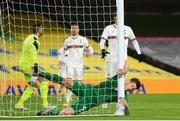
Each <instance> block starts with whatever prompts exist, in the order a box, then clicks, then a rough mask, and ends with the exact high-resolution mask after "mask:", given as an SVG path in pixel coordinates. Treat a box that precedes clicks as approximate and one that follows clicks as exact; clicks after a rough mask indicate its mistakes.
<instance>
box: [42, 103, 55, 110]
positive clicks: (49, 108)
mask: <svg viewBox="0 0 180 121" xmlns="http://www.w3.org/2000/svg"><path fill="white" fill-rule="evenodd" d="M55 108H57V106H54V105H52V104H48V105H47V106H45V107H43V110H53V109H55Z"/></svg>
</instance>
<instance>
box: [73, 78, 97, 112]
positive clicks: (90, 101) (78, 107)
mask: <svg viewBox="0 0 180 121" xmlns="http://www.w3.org/2000/svg"><path fill="white" fill-rule="evenodd" d="M71 91H72V92H73V93H74V94H75V95H76V96H78V97H79V100H78V101H77V102H75V103H73V104H72V105H71V107H72V108H73V109H74V112H75V114H79V113H81V112H84V111H86V110H89V109H90V108H92V107H94V106H97V105H98V102H97V93H96V91H95V90H94V89H93V85H89V84H82V83H81V82H80V81H78V80H74V85H73V88H72V90H71Z"/></svg>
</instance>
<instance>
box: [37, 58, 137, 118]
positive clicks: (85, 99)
mask: <svg viewBox="0 0 180 121" xmlns="http://www.w3.org/2000/svg"><path fill="white" fill-rule="evenodd" d="M35 70H36V69H35ZM127 71H128V64H127V61H126V62H125V65H124V68H123V69H119V70H118V72H117V74H116V75H115V76H114V77H113V78H111V79H108V80H106V81H104V82H101V83H100V84H98V85H91V84H83V83H81V82H80V81H79V80H72V79H65V78H63V77H61V76H58V75H56V74H51V73H47V72H43V71H41V72H38V75H39V77H43V78H45V79H47V80H51V81H52V82H54V83H58V84H61V85H63V86H65V87H66V88H68V89H69V90H71V91H72V92H73V93H74V94H75V95H76V96H78V97H79V100H78V101H76V102H75V103H73V104H72V105H71V106H70V107H67V108H65V109H64V110H62V111H59V110H57V109H56V110H46V111H44V112H39V113H37V115H77V114H79V113H81V112H84V111H87V110H89V109H90V108H92V107H95V106H98V105H100V104H104V103H111V102H118V91H117V80H118V76H119V75H123V74H125V73H127ZM139 87H140V82H139V80H138V79H133V80H130V81H129V82H126V83H125V91H131V90H135V89H138V88H139ZM119 100H120V102H121V103H122V104H123V105H124V107H125V109H126V111H125V114H129V110H128V108H129V106H128V103H127V102H126V100H125V99H123V98H120V99H119Z"/></svg>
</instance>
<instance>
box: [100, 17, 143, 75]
mask: <svg viewBox="0 0 180 121" xmlns="http://www.w3.org/2000/svg"><path fill="white" fill-rule="evenodd" d="M114 19H115V20H116V17H114ZM124 39H125V47H126V48H128V42H129V41H130V42H132V44H133V46H134V48H135V50H136V51H137V54H138V55H139V62H141V59H142V55H141V50H140V47H139V44H138V41H137V40H136V37H135V35H134V32H133V30H132V29H131V27H129V26H126V25H124ZM106 41H108V51H106V50H105V43H106ZM100 48H101V53H102V58H103V59H104V58H105V56H107V58H106V77H107V78H112V76H113V75H114V74H116V70H117V69H118V54H119V53H121V52H119V49H118V40H117V24H116V23H115V24H111V25H108V26H106V28H105V29H104V31H103V33H102V35H101V40H100ZM125 53H127V49H126V52H125ZM125 58H126V59H127V54H126V57H125Z"/></svg>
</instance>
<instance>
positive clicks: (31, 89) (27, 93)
mask: <svg viewBox="0 0 180 121" xmlns="http://www.w3.org/2000/svg"><path fill="white" fill-rule="evenodd" d="M34 90H35V87H32V86H29V87H28V88H27V89H26V90H25V91H24V93H23V95H22V96H21V98H20V100H19V101H18V103H17V105H24V102H25V101H26V100H27V99H28V98H29V97H30V96H31V95H32V93H33V92H34Z"/></svg>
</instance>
